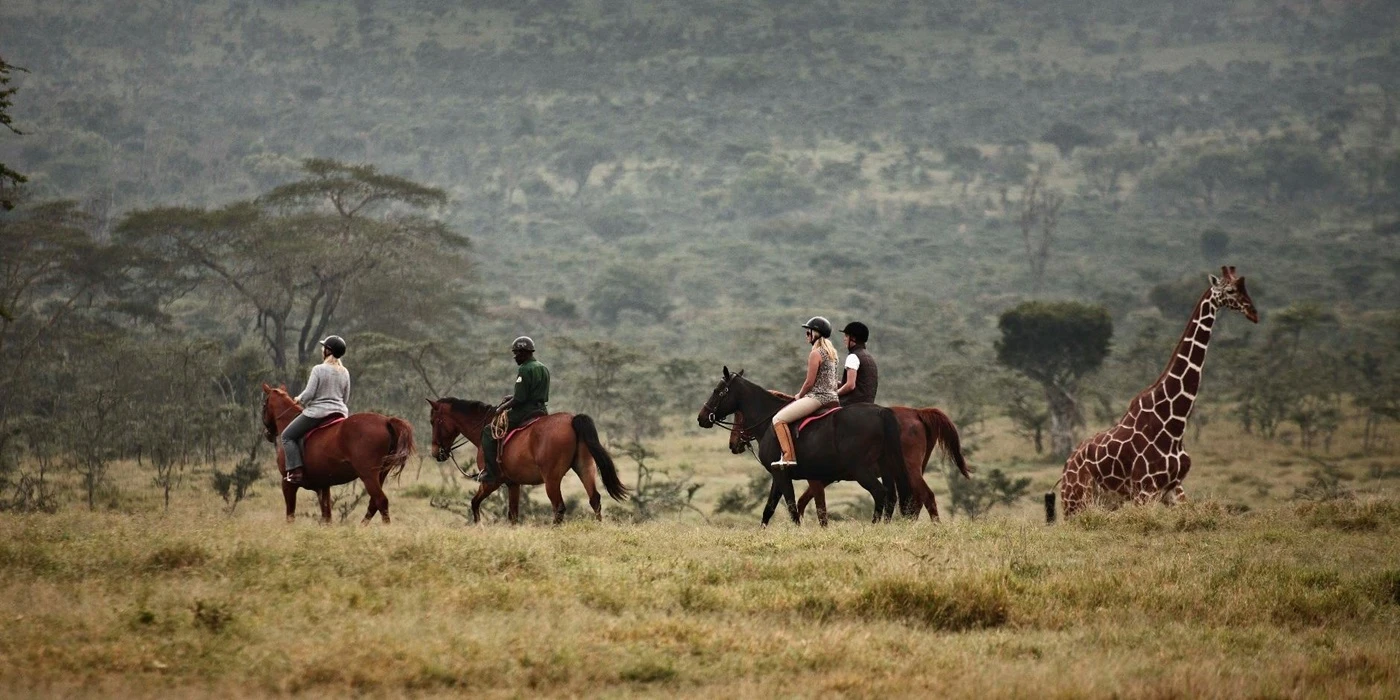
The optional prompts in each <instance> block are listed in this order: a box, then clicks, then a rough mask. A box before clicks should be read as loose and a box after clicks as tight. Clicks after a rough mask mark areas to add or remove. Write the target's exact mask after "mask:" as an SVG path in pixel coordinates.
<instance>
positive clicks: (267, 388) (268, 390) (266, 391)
mask: <svg viewBox="0 0 1400 700" xmlns="http://www.w3.org/2000/svg"><path fill="white" fill-rule="evenodd" d="M262 385H263V387H262V389H263V393H264V394H271V393H272V387H270V386H268V385H267V382H263V383H262Z"/></svg>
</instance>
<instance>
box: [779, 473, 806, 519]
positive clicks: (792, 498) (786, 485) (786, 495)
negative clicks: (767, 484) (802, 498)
mask: <svg viewBox="0 0 1400 700" xmlns="http://www.w3.org/2000/svg"><path fill="white" fill-rule="evenodd" d="M783 500H784V501H786V502H787V507H788V515H791V516H792V522H793V524H795V525H801V524H802V514H801V513H798V512H797V494H796V493H794V491H793V488H792V479H783Z"/></svg>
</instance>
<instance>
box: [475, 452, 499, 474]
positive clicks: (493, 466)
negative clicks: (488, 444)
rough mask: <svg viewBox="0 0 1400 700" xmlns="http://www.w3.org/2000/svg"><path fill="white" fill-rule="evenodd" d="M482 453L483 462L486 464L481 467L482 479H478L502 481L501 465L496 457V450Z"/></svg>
mask: <svg viewBox="0 0 1400 700" xmlns="http://www.w3.org/2000/svg"><path fill="white" fill-rule="evenodd" d="M497 449H499V448H497ZM482 453H483V454H482V455H481V461H482V462H484V464H482V465H481V478H480V479H478V481H483V482H496V481H500V480H501V465H500V464H498V462H499V458H498V457H497V456H496V450H482Z"/></svg>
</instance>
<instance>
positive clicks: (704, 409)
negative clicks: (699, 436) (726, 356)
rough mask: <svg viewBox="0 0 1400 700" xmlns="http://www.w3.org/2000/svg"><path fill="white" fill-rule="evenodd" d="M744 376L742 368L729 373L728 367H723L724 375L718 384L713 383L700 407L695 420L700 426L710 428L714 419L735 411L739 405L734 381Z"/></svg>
mask: <svg viewBox="0 0 1400 700" xmlns="http://www.w3.org/2000/svg"><path fill="white" fill-rule="evenodd" d="M743 376H744V370H739V371H738V372H735V373H732V374H731V373H730V371H729V367H725V368H724V375H723V376H722V377H721V378H720V380H719V384H716V385H715V390H714V391H712V392H710V398H709V399H708V400H706V401H705V405H704V406H701V407H700V415H698V416H696V418H695V420H696V422H698V423H699V424H700V427H702V428H710V427H713V426H714V424H715V419H716V418H719V419H723V418H725V417H726V416H728V415H729V414H731V413H733V412H734V411H736V410H737V409H738V407H739V404H738V397H737V396H736V395H735V391H734V386H735V382H736V381H737V380H738V379H739V378H740V377H743Z"/></svg>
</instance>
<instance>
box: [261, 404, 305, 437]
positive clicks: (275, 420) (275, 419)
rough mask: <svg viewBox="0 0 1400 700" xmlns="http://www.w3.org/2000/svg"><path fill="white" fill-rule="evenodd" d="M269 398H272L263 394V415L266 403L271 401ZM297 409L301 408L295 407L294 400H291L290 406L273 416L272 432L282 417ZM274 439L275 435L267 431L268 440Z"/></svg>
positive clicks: (265, 411)
mask: <svg viewBox="0 0 1400 700" xmlns="http://www.w3.org/2000/svg"><path fill="white" fill-rule="evenodd" d="M271 398H272V397H271V396H270V395H268V394H263V413H264V414H266V413H267V404H268V401H269V400H271ZM298 408H301V407H300V406H298V405H297V402H296V399H292V405H290V406H288V407H286V408H285V409H282V412H281V413H279V414H277V415H275V416H273V417H272V428H273V430H275V429H276V428H277V421H279V420H282V416H285V415H287V414H288V413H290V412H292V411H294V410H296V409H298ZM263 427H264V428H266V427H267V426H263ZM275 437H276V435H275V434H273V433H272V431H271V430H269V431H268V438H269V439H271V438H275Z"/></svg>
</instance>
